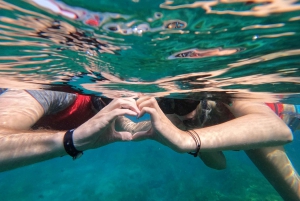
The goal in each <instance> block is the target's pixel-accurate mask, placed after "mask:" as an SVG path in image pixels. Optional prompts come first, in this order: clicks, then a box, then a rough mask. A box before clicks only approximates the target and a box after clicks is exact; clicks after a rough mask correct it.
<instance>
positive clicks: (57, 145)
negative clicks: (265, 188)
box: [0, 89, 140, 171]
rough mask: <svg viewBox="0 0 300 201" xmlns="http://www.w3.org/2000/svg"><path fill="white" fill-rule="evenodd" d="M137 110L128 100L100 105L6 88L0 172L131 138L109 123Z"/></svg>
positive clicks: (0, 99)
mask: <svg viewBox="0 0 300 201" xmlns="http://www.w3.org/2000/svg"><path fill="white" fill-rule="evenodd" d="M106 104H107V105H106ZM97 107H98V109H99V108H100V109H101V110H100V112H98V111H97V109H96V108H97ZM139 112H140V111H139V109H138V108H137V106H136V103H135V100H134V99H131V98H121V99H114V100H112V101H111V102H109V101H107V102H105V100H103V99H99V100H92V98H91V97H90V96H82V95H79V94H70V93H65V92H53V91H46V90H44V91H43V90H28V91H24V90H12V89H8V90H6V91H4V92H3V93H2V94H1V95H0V114H1V115H0V136H1V141H0V152H1V154H0V164H1V165H0V171H6V170H10V169H14V168H17V167H22V166H25V165H29V164H33V163H37V162H40V161H44V160H48V159H52V158H55V157H60V156H64V155H67V154H69V155H70V156H71V157H72V158H73V159H76V158H78V157H80V156H81V155H82V154H83V151H85V150H88V149H95V148H98V147H102V146H105V145H108V144H110V143H113V142H116V141H128V140H131V139H132V134H131V133H130V132H126V131H120V132H118V131H116V130H115V123H116V121H115V120H116V119H117V118H118V117H119V116H123V115H130V116H136V115H138V114H139ZM56 118H57V119H56ZM51 121H56V125H55V124H53V123H51ZM47 123H48V124H47ZM76 124H77V125H76ZM32 127H36V128H43V129H37V130H31V128H32ZM116 127H118V123H116ZM45 129H47V130H45ZM64 129H65V130H64Z"/></svg>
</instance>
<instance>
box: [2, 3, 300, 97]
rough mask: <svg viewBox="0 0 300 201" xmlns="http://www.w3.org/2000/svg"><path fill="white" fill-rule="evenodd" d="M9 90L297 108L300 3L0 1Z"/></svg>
mask: <svg viewBox="0 0 300 201" xmlns="http://www.w3.org/2000/svg"><path fill="white" fill-rule="evenodd" d="M0 9H1V15H0V46H1V49H0V76H1V79H0V85H1V86H2V87H13V88H47V89H49V88H50V89H56V90H66V89H67V90H76V91H81V92H83V93H87V94H96V95H104V96H108V97H119V96H130V97H136V96H137V93H139V92H142V93H145V94H148V95H151V96H173V97H178V98H184V97H188V98H193V99H198V98H201V97H203V96H207V93H204V92H209V94H210V96H212V97H219V96H230V97H236V98H263V99H264V101H276V100H279V99H282V98H283V99H284V100H283V101H286V102H291V101H293V100H294V99H295V97H298V94H299V92H300V90H299V89H300V88H299V83H300V73H299V72H300V71H299V62H300V59H299V58H300V57H299V55H300V43H299V42H298V41H299V33H300V17H299V16H300V4H299V3H297V1H294V0H272V1H270V0H254V1H244V0H233V1H227V0H222V1H194V2H193V1H182V0H178V1H165V2H164V1H156V2H155V3H153V2H151V1H150V0H145V1H114V2H109V1H105V2H98V3H94V2H89V1H82V0H76V1H71V0H70V1H67V0H66V1H50V0H26V1H16V0H15V1H0Z"/></svg>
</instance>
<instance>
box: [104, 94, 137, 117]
mask: <svg viewBox="0 0 300 201" xmlns="http://www.w3.org/2000/svg"><path fill="white" fill-rule="evenodd" d="M117 108H119V109H121V108H126V109H130V110H132V111H134V112H136V113H137V114H139V113H140V110H139V108H138V107H137V105H136V102H135V100H134V99H133V98H118V99H114V100H113V101H112V102H110V104H109V105H107V107H105V108H104V109H103V111H102V112H110V111H112V110H114V109H117Z"/></svg>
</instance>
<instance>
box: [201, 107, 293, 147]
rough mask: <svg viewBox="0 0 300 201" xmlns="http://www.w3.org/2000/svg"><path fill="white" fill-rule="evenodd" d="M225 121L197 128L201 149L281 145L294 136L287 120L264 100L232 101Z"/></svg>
mask: <svg viewBox="0 0 300 201" xmlns="http://www.w3.org/2000/svg"><path fill="white" fill-rule="evenodd" d="M229 110H230V111H231V112H232V114H233V115H234V116H235V117H236V118H235V119H233V120H230V121H228V122H225V123H222V124H219V125H215V126H211V127H206V128H202V129H196V132H197V133H198V134H199V135H200V137H201V142H202V145H201V150H202V151H212V150H237V149H243V150H247V149H253V148H260V147H266V146H276V145H283V144H285V143H288V142H291V141H292V139H293V136H292V133H291V131H290V129H289V128H288V127H287V126H286V124H285V123H284V122H283V121H282V120H281V119H280V118H279V117H278V116H277V115H276V114H275V113H274V112H273V111H272V110H271V109H270V108H269V107H267V106H266V105H265V104H262V103H253V102H246V101H235V102H234V103H233V105H232V106H231V107H229Z"/></svg>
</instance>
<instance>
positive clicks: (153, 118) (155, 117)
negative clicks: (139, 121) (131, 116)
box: [138, 107, 159, 122]
mask: <svg viewBox="0 0 300 201" xmlns="http://www.w3.org/2000/svg"><path fill="white" fill-rule="evenodd" d="M146 113H148V114H150V117H151V121H152V122H155V121H158V120H159V114H158V112H157V111H156V109H154V108H150V107H144V108H143V109H142V110H141V113H140V114H139V116H138V118H140V117H142V116H143V115H144V114H146Z"/></svg>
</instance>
